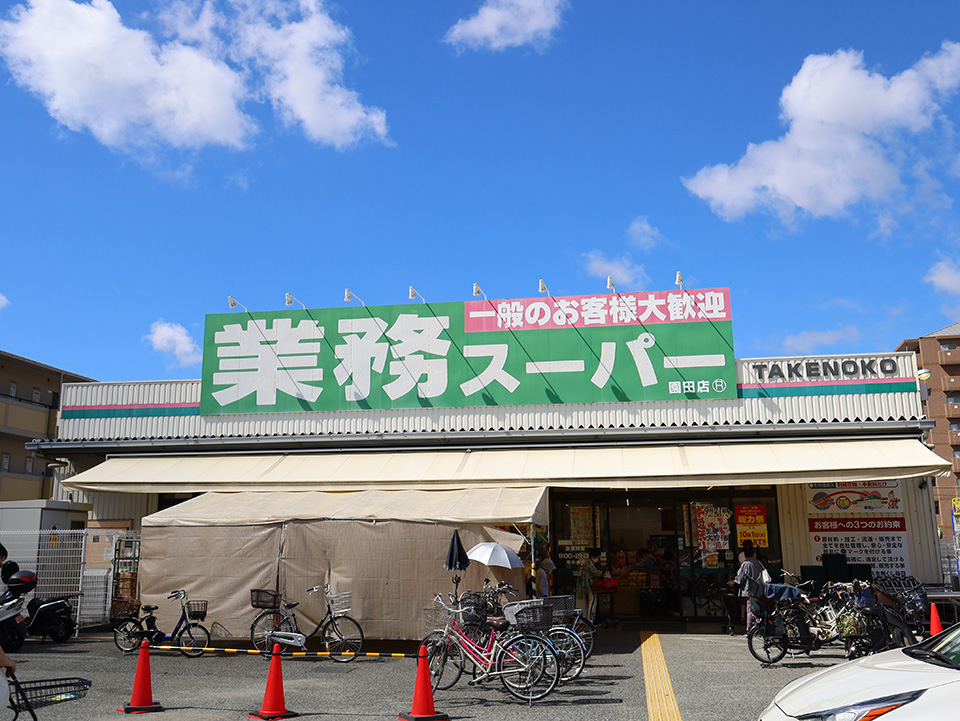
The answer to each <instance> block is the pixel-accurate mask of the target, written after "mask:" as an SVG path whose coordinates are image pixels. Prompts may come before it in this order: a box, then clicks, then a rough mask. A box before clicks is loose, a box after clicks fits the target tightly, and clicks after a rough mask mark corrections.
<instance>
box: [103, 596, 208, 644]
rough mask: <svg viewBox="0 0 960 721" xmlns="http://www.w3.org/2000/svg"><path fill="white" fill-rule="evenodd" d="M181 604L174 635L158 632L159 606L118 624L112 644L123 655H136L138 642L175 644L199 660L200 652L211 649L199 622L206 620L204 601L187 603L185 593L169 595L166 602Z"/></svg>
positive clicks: (145, 607) (205, 630)
mask: <svg viewBox="0 0 960 721" xmlns="http://www.w3.org/2000/svg"><path fill="white" fill-rule="evenodd" d="M173 599H177V600H178V601H180V618H179V619H178V620H177V625H176V626H175V627H174V629H173V632H172V633H169V634H166V633H164V632H163V631H161V630H160V629H159V628H157V617H156V616H155V615H154V614H153V612H154V611H156V610H157V609H158V608H159V606H144V607H143V608H142V610H143V612H144V613H145V614H146V615H145V616H141V617H140V618H127V619H124V620H122V621H119V622H118V623H117V625H116V626H115V627H114V629H113V642H114V643H115V644H117V648H119V649H120V650H121V651H123V652H124V653H129V652H130V651H135V650H136V649H138V648H139V647H140V642H141V641H144V640H146V641H147V642H148V643H151V644H154V645H159V644H162V643H165V642H169V643H173V644H176V645H177V646H179V647H180V653H182V654H183V655H184V656H191V657H196V656H202V655H203V649H205V648H208V647H209V646H210V632H209V631H208V630H207V629H206V627H205V626H202V625H201V624H200V623H198V621H203V620H204V619H206V617H207V602H206V601H188V600H187V592H186V591H184V590H179V591H172V592H171V593H170V595H169V596H167V600H173Z"/></svg>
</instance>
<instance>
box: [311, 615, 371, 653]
mask: <svg viewBox="0 0 960 721" xmlns="http://www.w3.org/2000/svg"><path fill="white" fill-rule="evenodd" d="M320 641H321V642H322V643H323V650H324V651H329V652H330V653H360V651H362V650H363V629H361V628H360V624H359V623H357V622H356V621H354V620H353V619H352V618H350V616H331V617H330V620H329V621H327V622H326V623H325V624H323V629H321V631H320ZM330 658H332V659H333V660H334V661H336V662H338V663H349V662H350V661H352V660H353V659H355V658H356V656H331V657H330Z"/></svg>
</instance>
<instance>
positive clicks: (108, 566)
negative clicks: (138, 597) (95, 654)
mask: <svg viewBox="0 0 960 721" xmlns="http://www.w3.org/2000/svg"><path fill="white" fill-rule="evenodd" d="M139 537H140V534H139V533H138V532H136V531H124V530H114V529H102V528H88V529H84V530H75V531H59V530H51V531H7V532H4V531H0V543H2V544H3V545H4V546H5V547H6V549H7V558H8V559H10V560H11V561H16V562H17V563H18V564H19V565H20V569H21V570H30V571H36V572H37V587H36V589H35V590H34V591H33V592H32V593H30V594H28V595H27V599H28V600H29V599H30V598H32V597H34V596H36V597H37V598H45V597H48V596H72V598H71V603H72V604H73V607H74V610H75V611H76V614H77V623H78V625H79V626H80V627H87V626H99V625H102V624H107V623H109V622H110V601H111V598H112V597H113V595H114V593H115V591H116V592H117V593H119V594H120V595H133V594H135V593H136V570H137V563H138V562H139V548H140V543H139Z"/></svg>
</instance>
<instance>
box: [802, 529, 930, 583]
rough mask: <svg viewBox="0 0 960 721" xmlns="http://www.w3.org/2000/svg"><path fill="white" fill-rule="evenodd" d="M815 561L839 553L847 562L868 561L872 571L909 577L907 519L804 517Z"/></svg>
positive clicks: (818, 561)
mask: <svg viewBox="0 0 960 721" xmlns="http://www.w3.org/2000/svg"><path fill="white" fill-rule="evenodd" d="M807 523H808V526H809V529H810V536H811V541H812V543H811V547H812V548H813V550H814V553H815V554H816V561H817V563H820V562H821V561H822V560H823V554H824V553H840V554H843V555H844V556H846V557H847V563H867V564H870V566H871V567H872V569H873V572H874V573H875V574H886V575H894V576H911V575H913V574H912V573H911V571H910V554H909V545H908V542H907V522H906V519H905V518H904V517H902V516H900V517H896V518H890V517H884V518H843V517H824V518H810V519H808V520H807Z"/></svg>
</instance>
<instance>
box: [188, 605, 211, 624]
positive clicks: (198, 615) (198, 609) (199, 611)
mask: <svg viewBox="0 0 960 721" xmlns="http://www.w3.org/2000/svg"><path fill="white" fill-rule="evenodd" d="M206 617H207V602H206V601H187V618H189V619H190V620H191V621H203V620H204V619H205V618H206Z"/></svg>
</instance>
